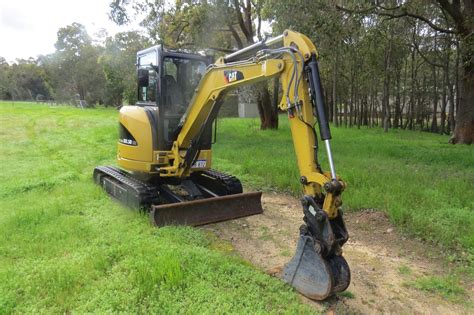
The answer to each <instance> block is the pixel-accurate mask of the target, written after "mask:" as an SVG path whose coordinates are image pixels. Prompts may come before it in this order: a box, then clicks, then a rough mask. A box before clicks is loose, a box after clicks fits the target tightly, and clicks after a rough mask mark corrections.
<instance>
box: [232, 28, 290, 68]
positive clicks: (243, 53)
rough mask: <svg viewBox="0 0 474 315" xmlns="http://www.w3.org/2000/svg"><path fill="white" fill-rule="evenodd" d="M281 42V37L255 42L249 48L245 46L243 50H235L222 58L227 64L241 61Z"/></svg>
mask: <svg viewBox="0 0 474 315" xmlns="http://www.w3.org/2000/svg"><path fill="white" fill-rule="evenodd" d="M282 41H283V35H279V36H276V37H271V38H268V39H264V40H262V41H260V42H257V43H255V44H252V45H250V46H247V47H245V48H242V49H240V50H237V51H236V52H233V53H231V54H228V55H226V56H224V62H225V63H229V62H234V61H238V60H242V59H243V58H246V57H250V56H254V55H255V53H257V52H258V51H259V50H262V49H266V48H268V47H269V46H273V45H275V44H277V43H279V42H282Z"/></svg>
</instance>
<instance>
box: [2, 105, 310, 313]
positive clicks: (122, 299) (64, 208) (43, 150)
mask: <svg viewBox="0 0 474 315" xmlns="http://www.w3.org/2000/svg"><path fill="white" fill-rule="evenodd" d="M116 137H117V111H115V110H112V109H110V110H105V109H94V110H79V109H74V108H70V107H54V108H50V107H48V106H46V105H37V104H22V103H15V104H14V105H12V104H11V103H0V168H1V169H0V227H1V228H0V314H8V313H11V312H15V313H69V312H76V313H85V312H96V313H105V312H126V313H149V312H153V313H157V312H159V313H210V314H214V313H229V312H234V313H266V312H272V313H309V312H311V309H310V308H309V307H308V306H306V305H302V304H301V302H300V300H299V298H298V296H297V295H296V294H295V293H294V292H293V290H292V289H291V288H290V287H289V286H287V285H285V284H284V283H282V282H281V281H280V280H278V279H275V278H272V277H270V276H267V275H266V274H264V273H263V272H261V271H259V270H257V269H256V268H254V267H253V266H250V265H249V264H248V263H246V262H244V261H242V260H241V259H239V258H238V257H236V255H234V254H232V253H230V252H229V250H228V247H229V246H228V244H219V241H218V240H216V239H215V238H213V237H211V236H208V235H206V234H205V233H204V232H203V231H201V230H199V229H194V228H187V227H180V228H176V227H166V228H161V229H156V228H153V227H152V226H150V224H149V222H148V218H147V217H146V216H144V215H141V214H139V213H138V212H132V211H128V210H127V209H124V208H122V207H121V206H119V205H118V204H117V203H115V202H113V201H111V200H110V199H109V198H108V197H107V196H106V195H105V194H104V193H103V192H102V191H101V189H100V188H99V187H96V186H95V185H94V184H93V183H92V180H91V172H92V169H93V168H94V166H96V165H100V164H110V163H114V157H115V154H116Z"/></svg>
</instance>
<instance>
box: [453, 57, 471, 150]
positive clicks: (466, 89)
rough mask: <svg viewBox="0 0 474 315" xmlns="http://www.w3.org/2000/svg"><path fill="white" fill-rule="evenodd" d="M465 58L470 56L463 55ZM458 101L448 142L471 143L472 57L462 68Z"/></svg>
mask: <svg viewBox="0 0 474 315" xmlns="http://www.w3.org/2000/svg"><path fill="white" fill-rule="evenodd" d="M465 58H472V57H471V56H467V57H466V56H465ZM463 60H464V58H463ZM459 96H460V100H459V101H460V102H459V108H458V111H457V114H456V127H455V128H454V135H453V137H452V138H451V139H450V140H449V142H450V143H453V144H455V143H460V144H472V142H473V141H474V62H473V61H472V59H471V60H470V62H468V63H467V64H466V63H465V66H464V68H463V77H462V79H461V87H460V95H459Z"/></svg>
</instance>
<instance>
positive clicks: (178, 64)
mask: <svg viewBox="0 0 474 315" xmlns="http://www.w3.org/2000/svg"><path fill="white" fill-rule="evenodd" d="M205 71H206V64H205V63H204V62H203V61H200V60H192V59H183V58H175V57H166V58H164V60H163V92H164V97H163V104H164V106H165V111H167V112H169V113H170V114H174V115H180V116H181V115H183V114H184V112H185V111H186V109H187V107H188V105H189V102H190V101H191V99H192V97H193V95H194V90H195V89H196V87H197V85H198V84H199V81H201V78H202V76H203V75H204V72H205Z"/></svg>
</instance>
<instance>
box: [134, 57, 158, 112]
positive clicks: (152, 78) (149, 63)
mask: <svg viewBox="0 0 474 315" xmlns="http://www.w3.org/2000/svg"><path fill="white" fill-rule="evenodd" d="M156 60H157V56H156V51H152V52H150V53H148V54H145V55H143V56H140V57H139V60H138V68H139V69H146V70H148V85H147V86H142V87H140V88H139V90H138V101H139V102H146V103H155V102H156V93H157V79H158V74H157V73H156V70H155V69H157V64H156Z"/></svg>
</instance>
